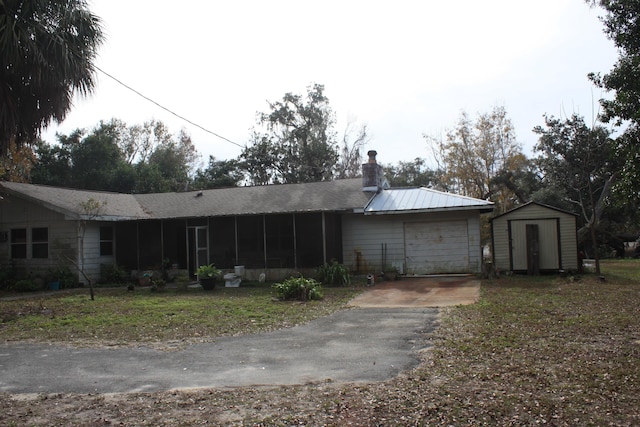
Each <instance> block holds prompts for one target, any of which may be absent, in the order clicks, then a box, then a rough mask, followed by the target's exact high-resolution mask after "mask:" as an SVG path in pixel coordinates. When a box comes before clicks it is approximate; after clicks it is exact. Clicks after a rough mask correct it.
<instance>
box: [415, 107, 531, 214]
mask: <svg viewBox="0 0 640 427" xmlns="http://www.w3.org/2000/svg"><path fill="white" fill-rule="evenodd" d="M425 138H426V139H427V141H428V142H429V143H430V145H431V148H432V151H433V152H434V156H435V160H436V162H437V164H438V170H437V175H438V177H439V186H440V187H441V188H442V189H443V190H445V191H451V192H454V193H457V194H462V195H465V196H470V197H475V198H478V199H491V200H493V201H494V202H496V204H497V206H498V210H499V211H503V212H504V211H506V210H508V209H509V208H511V207H512V206H513V204H514V203H515V201H516V199H517V197H516V196H515V195H514V192H513V190H512V189H510V188H509V187H508V186H505V185H502V184H501V181H499V180H496V179H495V178H496V177H497V176H499V175H501V174H503V173H504V172H505V171H511V172H512V173H514V172H517V171H520V170H522V169H523V168H526V167H527V166H528V163H527V159H526V156H525V155H524V154H523V153H522V147H521V144H520V143H519V142H517V140H516V136H515V130H514V128H513V125H512V123H511V120H510V119H509V118H508V116H507V112H506V110H505V109H504V108H503V107H494V108H493V110H492V111H490V112H488V113H482V114H479V115H478V118H477V120H475V121H473V120H471V119H470V118H469V116H468V115H467V113H466V112H464V111H463V112H462V113H461V114H460V119H459V120H458V123H457V124H456V125H455V127H453V128H452V129H450V130H448V131H447V133H446V136H445V139H444V140H441V139H440V140H439V139H435V138H432V137H429V136H426V135H425Z"/></svg>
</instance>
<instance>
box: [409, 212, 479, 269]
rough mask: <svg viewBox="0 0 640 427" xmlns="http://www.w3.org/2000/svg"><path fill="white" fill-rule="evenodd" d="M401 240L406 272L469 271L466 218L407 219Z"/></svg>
mask: <svg viewBox="0 0 640 427" xmlns="http://www.w3.org/2000/svg"><path fill="white" fill-rule="evenodd" d="M404 241H405V254H406V257H407V258H406V266H407V273H408V274H439V273H468V272H469V233H468V231H467V221H442V222H408V223H405V225H404Z"/></svg>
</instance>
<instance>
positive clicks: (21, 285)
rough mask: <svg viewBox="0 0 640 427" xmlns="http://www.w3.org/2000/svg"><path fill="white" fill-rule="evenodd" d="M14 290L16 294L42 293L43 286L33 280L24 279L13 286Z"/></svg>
mask: <svg viewBox="0 0 640 427" xmlns="http://www.w3.org/2000/svg"><path fill="white" fill-rule="evenodd" d="M13 290H14V291H16V292H36V291H41V290H42V286H40V285H39V284H38V283H36V282H35V281H33V280H29V279H22V280H18V281H17V282H16V283H15V284H14V285H13Z"/></svg>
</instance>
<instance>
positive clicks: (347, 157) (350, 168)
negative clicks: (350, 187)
mask: <svg viewBox="0 0 640 427" xmlns="http://www.w3.org/2000/svg"><path fill="white" fill-rule="evenodd" d="M356 127H357V125H356V124H355V120H354V119H351V118H350V119H349V121H348V122H347V126H346V127H345V130H344V134H343V135H342V144H341V147H340V157H339V158H338V163H337V165H336V169H337V170H336V177H337V178H339V179H342V178H357V177H359V176H361V174H362V168H361V166H362V153H363V152H364V147H365V146H366V145H367V143H368V142H369V141H370V140H371V137H370V136H369V133H368V130H367V125H366V123H365V124H362V125H361V126H360V127H359V128H357V129H356Z"/></svg>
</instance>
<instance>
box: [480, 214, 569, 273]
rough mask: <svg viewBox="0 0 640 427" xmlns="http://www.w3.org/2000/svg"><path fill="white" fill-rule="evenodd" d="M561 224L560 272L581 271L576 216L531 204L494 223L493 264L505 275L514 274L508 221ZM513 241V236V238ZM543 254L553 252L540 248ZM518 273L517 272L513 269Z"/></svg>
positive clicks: (495, 220)
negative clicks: (578, 269) (507, 273)
mask: <svg viewBox="0 0 640 427" xmlns="http://www.w3.org/2000/svg"><path fill="white" fill-rule="evenodd" d="M555 218H557V219H558V220H559V231H560V255H561V261H562V265H561V266H560V268H561V269H564V270H576V269H577V268H578V250H577V240H576V219H575V216H573V215H571V214H568V213H564V212H560V211H557V210H555V209H549V208H547V207H545V206H540V205H536V204H531V205H528V206H524V207H522V208H520V209H516V210H514V211H512V212H508V213H506V214H504V215H502V216H500V217H497V218H494V219H493V221H492V226H491V227H492V238H493V261H494V264H495V266H496V267H497V268H499V269H500V270H502V271H510V270H511V251H510V245H509V221H522V222H524V223H527V221H530V223H531V224H536V223H540V221H541V220H547V219H555ZM512 237H513V235H512ZM540 250H541V251H543V250H545V251H546V252H552V251H553V250H554V249H553V248H540ZM514 269H517V268H514Z"/></svg>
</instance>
